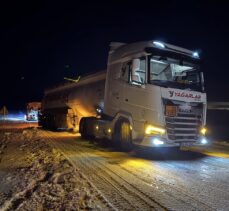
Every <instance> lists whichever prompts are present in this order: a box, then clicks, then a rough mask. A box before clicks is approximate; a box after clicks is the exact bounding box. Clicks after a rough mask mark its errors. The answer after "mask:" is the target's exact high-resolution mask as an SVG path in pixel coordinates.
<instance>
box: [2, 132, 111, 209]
mask: <svg viewBox="0 0 229 211" xmlns="http://www.w3.org/2000/svg"><path fill="white" fill-rule="evenodd" d="M1 149H4V150H2V153H1V155H0V210H12V209H13V210H43V209H45V210H50V209H51V210H108V209H110V208H111V207H110V206H109V204H108V203H107V202H106V201H105V200H104V198H103V197H102V196H101V195H100V194H99V193H98V192H97V191H96V190H95V189H94V187H93V186H92V185H91V184H90V183H89V182H88V181H87V179H86V178H85V177H84V176H83V175H82V174H81V172H80V171H79V170H77V169H74V168H73V166H72V165H71V164H70V163H69V162H68V161H67V160H66V159H65V158H64V157H63V155H62V154H61V153H60V152H58V151H56V150H55V149H52V148H51V147H50V146H49V145H47V144H46V143H45V142H44V141H43V140H42V139H41V138H40V137H39V133H38V132H37V130H36V129H29V130H21V131H17V132H14V131H11V132H7V133H4V132H1V133H0V150H1Z"/></svg>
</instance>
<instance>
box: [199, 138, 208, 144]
mask: <svg viewBox="0 0 229 211" xmlns="http://www.w3.org/2000/svg"><path fill="white" fill-rule="evenodd" d="M200 142H201V144H207V143H208V141H207V139H206V138H202V139H201V141H200Z"/></svg>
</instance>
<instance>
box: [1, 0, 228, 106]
mask: <svg viewBox="0 0 229 211" xmlns="http://www.w3.org/2000/svg"><path fill="white" fill-rule="evenodd" d="M2 8H3V11H2V13H1V16H2V17H1V26H2V27H1V29H2V33H1V58H2V62H1V73H2V75H1V79H2V80H1V85H0V88H1V94H0V106H1V107H2V106H3V105H6V106H7V107H8V108H9V109H13V110H17V109H23V108H24V106H25V104H26V103H27V102H29V101H40V100H41V98H42V95H43V91H44V89H45V88H47V87H50V86H53V85H55V84H58V83H60V82H61V81H63V78H64V77H65V76H66V77H73V78H77V77H78V76H79V75H84V74H87V73H89V72H95V71H97V70H102V69H105V68H106V62H107V56H108V51H109V43H110V42H112V41H118V42H127V43H130V42H136V41H141V40H153V39H155V40H161V41H164V42H168V43H171V44H174V45H177V46H181V47H184V48H187V49H190V50H198V51H199V52H200V57H201V58H202V60H203V61H202V66H201V68H202V70H203V71H204V73H205V82H206V90H207V95H208V99H209V101H229V94H228V93H227V90H229V89H228V86H229V85H228V82H227V76H228V68H227V66H228V64H227V55H228V53H227V47H229V40H228V37H229V30H228V25H229V21H228V19H229V14H228V12H227V11H228V7H227V5H226V3H221V4H217V3H210V2H207V3H205V2H199V1H192V2H182V1H172V0H171V1H169V0H167V1H161V2H160V3H151V4H150V5H149V4H148V5H147V4H143V3H142V4H140V3H139V4H135V3H131V4H124V3H122V5H120V4H118V3H114V4H113V5H112V3H111V2H110V3H109V4H105V3H103V4H102V3H101V4H99V3H98V2H97V3H88V4H84V5H83V4H76V3H75V4H73V3H63V4H60V3H57V2H55V3H52V2H49V3H47V2H39V3H34V2H32V3H30V4H28V3H27V4H24V5H23V4H22V3H14V4H11V5H9V4H8V5H3V7H2Z"/></svg>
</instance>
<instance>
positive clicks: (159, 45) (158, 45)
mask: <svg viewBox="0 0 229 211" xmlns="http://www.w3.org/2000/svg"><path fill="white" fill-rule="evenodd" d="M153 44H154V45H156V46H157V47H160V48H165V45H164V44H163V43H161V42H158V41H154V42H153Z"/></svg>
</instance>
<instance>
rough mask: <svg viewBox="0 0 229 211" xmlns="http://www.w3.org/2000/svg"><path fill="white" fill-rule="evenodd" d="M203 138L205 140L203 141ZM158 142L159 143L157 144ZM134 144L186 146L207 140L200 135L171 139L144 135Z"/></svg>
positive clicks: (201, 144) (204, 143)
mask: <svg viewBox="0 0 229 211" xmlns="http://www.w3.org/2000/svg"><path fill="white" fill-rule="evenodd" d="M203 140H205V141H204V142H203ZM158 143H159V144H158ZM134 144H135V145H139V146H144V147H184V146H186V147H188V146H205V145H207V144H208V141H207V139H206V138H205V137H203V136H201V137H199V139H198V140H193V141H191V140H183V141H180V140H179V141H172V140H169V139H167V138H165V137H161V136H145V137H144V138H143V139H142V140H140V141H137V142H134Z"/></svg>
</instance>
